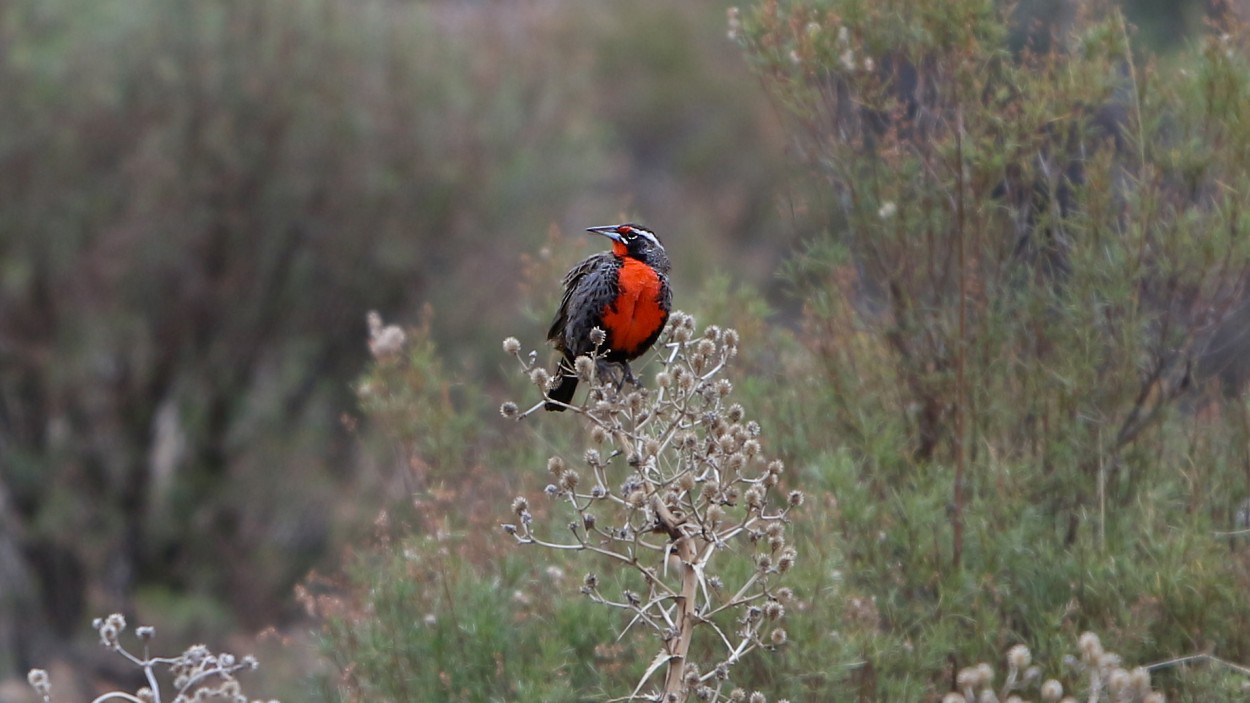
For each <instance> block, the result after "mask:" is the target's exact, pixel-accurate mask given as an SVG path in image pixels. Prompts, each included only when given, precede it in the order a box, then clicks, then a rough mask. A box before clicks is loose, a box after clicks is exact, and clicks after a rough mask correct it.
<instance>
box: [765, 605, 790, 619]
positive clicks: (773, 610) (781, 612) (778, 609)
mask: <svg viewBox="0 0 1250 703" xmlns="http://www.w3.org/2000/svg"><path fill="white" fill-rule="evenodd" d="M785 614H786V607H785V606H784V605H782V604H780V603H778V602H777V601H775V600H770V601H768V602H767V603H765V604H764V617H766V618H768V619H769V620H779V619H781V618H782V617H785Z"/></svg>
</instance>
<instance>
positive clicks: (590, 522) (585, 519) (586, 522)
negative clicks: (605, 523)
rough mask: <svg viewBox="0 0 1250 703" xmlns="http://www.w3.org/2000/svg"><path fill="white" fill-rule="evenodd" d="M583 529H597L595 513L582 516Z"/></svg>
mask: <svg viewBox="0 0 1250 703" xmlns="http://www.w3.org/2000/svg"><path fill="white" fill-rule="evenodd" d="M582 527H585V528H586V529H587V530H593V529H595V516H594V513H583V514H582Z"/></svg>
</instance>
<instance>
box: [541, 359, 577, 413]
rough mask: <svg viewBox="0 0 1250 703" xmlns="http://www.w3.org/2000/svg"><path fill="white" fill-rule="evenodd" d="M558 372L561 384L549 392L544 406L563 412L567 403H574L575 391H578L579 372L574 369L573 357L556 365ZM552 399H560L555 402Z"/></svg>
mask: <svg viewBox="0 0 1250 703" xmlns="http://www.w3.org/2000/svg"><path fill="white" fill-rule="evenodd" d="M556 373H558V374H560V385H558V386H556V387H555V388H553V389H551V390H550V391H548V392H547V398H548V401H547V404H546V405H544V406H543V407H544V408H546V409H547V410H554V411H556V412H563V411H564V405H560V403H564V404H565V405H567V404H570V403H572V401H573V393H575V392H576V391H577V372H575V371H574V370H573V359H571V358H569V357H565V358H564V359H562V360H561V361H560V363H559V364H558V365H557V366H556ZM551 401H559V402H558V403H553V402H551Z"/></svg>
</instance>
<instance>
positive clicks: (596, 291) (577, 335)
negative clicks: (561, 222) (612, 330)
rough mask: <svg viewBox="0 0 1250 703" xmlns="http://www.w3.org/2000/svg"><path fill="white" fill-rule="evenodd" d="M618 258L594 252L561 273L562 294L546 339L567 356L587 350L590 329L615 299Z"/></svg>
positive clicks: (600, 321) (597, 323)
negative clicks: (562, 280)
mask: <svg viewBox="0 0 1250 703" xmlns="http://www.w3.org/2000/svg"><path fill="white" fill-rule="evenodd" d="M620 267H621V260H620V259H619V258H617V257H616V256H614V255H613V254H612V252H607V251H605V252H601V253H599V254H594V255H593V256H589V257H587V258H586V259H584V260H582V262H581V263H579V264H578V265H576V266H574V267H573V268H572V269H570V270H569V272H568V273H567V274H565V275H564V297H563V298H562V299H561V300H560V309H559V310H558V311H557V312H556V316H555V319H554V320H552V321H551V329H550V330H548V331H547V339H548V341H550V342H553V343H554V344H555V347H556V349H559V350H560V351H562V352H564V353H565V356H567V357H569V358H575V357H577V356H579V355H581V354H585V353H586V352H588V351H590V350H591V348H592V345H591V344H590V330H591V329H592V328H594V327H596V326H599V327H602V326H603V309H604V308H606V307H607V306H608V305H610V304H611V303H612V302H613V301H615V300H616V293H617V291H616V281H617V272H618V270H619V269H620Z"/></svg>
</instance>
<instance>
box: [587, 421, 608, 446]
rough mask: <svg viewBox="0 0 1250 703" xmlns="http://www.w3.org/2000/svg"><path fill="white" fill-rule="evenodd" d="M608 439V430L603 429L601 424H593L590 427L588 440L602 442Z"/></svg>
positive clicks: (596, 442)
mask: <svg viewBox="0 0 1250 703" xmlns="http://www.w3.org/2000/svg"><path fill="white" fill-rule="evenodd" d="M607 439H608V431H607V430H605V429H603V426H602V425H595V426H594V427H592V428H590V441H592V442H594V443H595V444H603V443H604V442H605V441H607Z"/></svg>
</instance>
